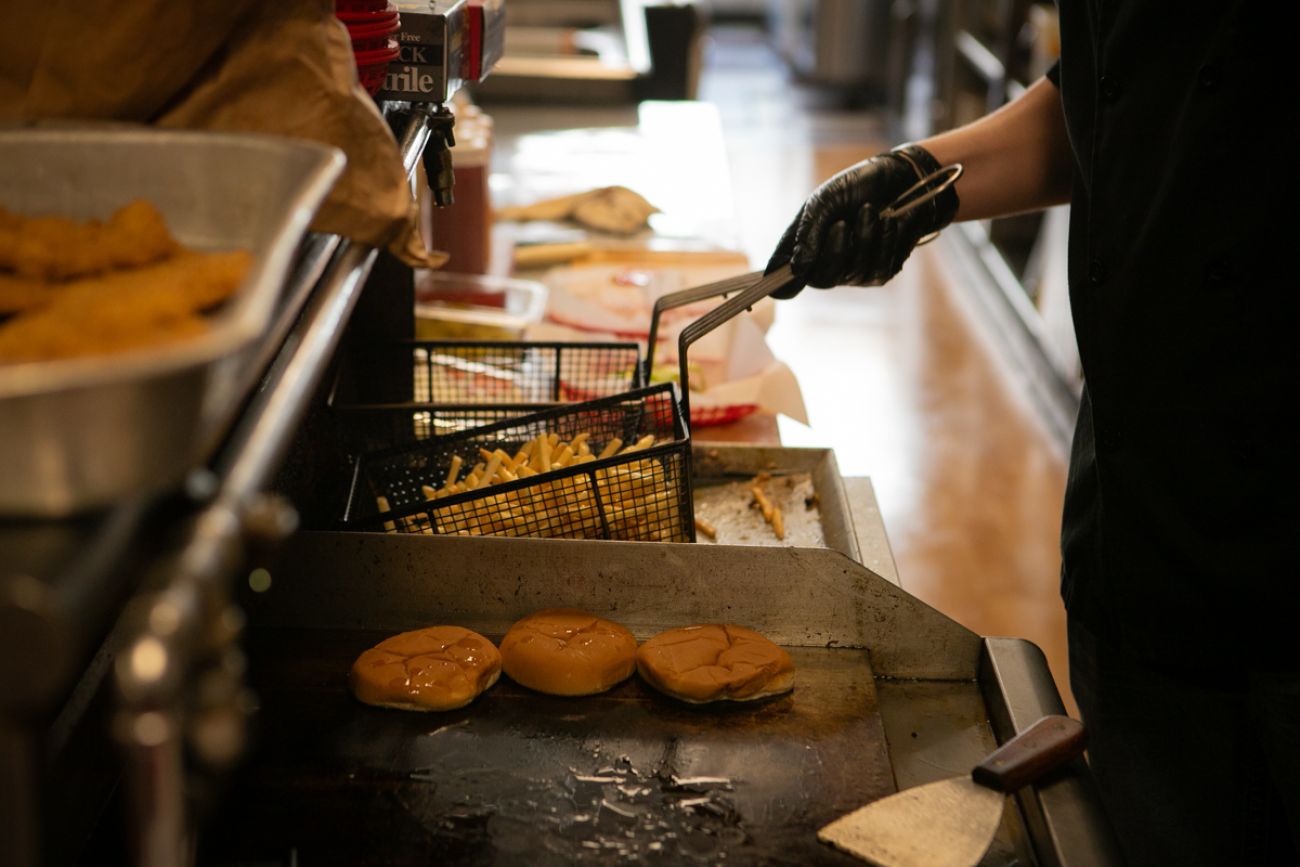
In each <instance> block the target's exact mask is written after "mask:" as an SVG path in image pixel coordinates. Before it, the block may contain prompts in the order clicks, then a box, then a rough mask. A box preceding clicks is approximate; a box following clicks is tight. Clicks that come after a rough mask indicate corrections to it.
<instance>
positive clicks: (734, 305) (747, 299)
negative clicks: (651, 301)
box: [646, 263, 796, 429]
mask: <svg viewBox="0 0 1300 867" xmlns="http://www.w3.org/2000/svg"><path fill="white" fill-rule="evenodd" d="M755 276H756V275H755V274H746V275H745V276H744V277H743V278H742V277H737V278H734V279H735V280H736V281H740V280H748V281H752V282H750V283H749V285H748V287H747V288H744V289H742V290H741V292H740V294H738V295H736V296H735V297H733V298H729V299H727V300H726V301H724V302H722V303H721V304H719V305H718V306H717V307H714V308H713V309H712V310H710V311H709V312H708V313H705V314H704V315H703V316H701V317H700V318H699V319H696V320H695V321H694V322H692V323H691V324H690V325H687V326H686V327H685V328H683V329H682V330H681V333H680V334H679V335H678V336H677V363H678V364H679V365H680V371H681V372H680V375H679V378H680V383H679V385H680V386H681V407H682V419H683V421H684V422H685V423H686V425H687V427H688V429H689V426H690V421H691V382H690V374H689V373H688V371H687V364H686V353H687V350H688V349H690V346H691V344H692V343H694V342H695V341H697V340H699V339H700V338H701V337H703V336H704V335H706V334H708V333H709V332H710V331H712V330H713V329H715V328H717V327H718V326H719V325H721V324H722V323H724V322H726V321H727V320H728V319H731V318H732V317H733V316H735V315H736V314H737V313H739V312H740V311H742V310H747V309H749V308H750V307H753V306H754V305H755V304H757V303H758V302H759V301H762V300H763V299H764V298H766V297H767V296H768V295H771V294H772V293H773V292H775V291H776V290H777V289H780V288H782V287H783V286H788V285H789V284H791V283H793V282H795V280H796V278H795V276H794V274H793V272H791V270H790V265H789V264H788V263H787V264H785V265H782V266H781V267H780V268H777V269H776V270H775V271H773V272H772V273H771V274H769V275H767V276H766V277H763V276H761V275H758V279H757V280H755V279H754V278H755ZM722 282H728V281H722ZM718 285H719V284H717V283H714V284H710V286H713V287H717V286H718ZM710 286H701V287H699V290H700V291H703V290H705V289H708V288H710ZM685 291H686V292H690V291H692V290H689V289H688V290H685ZM676 294H679V295H680V294H684V293H676ZM713 294H719V293H718V292H716V291H715V292H714V293H713ZM668 297H671V296H668ZM701 297H703V298H708V297H710V296H709V295H707V294H706V295H703V296H701ZM652 333H653V332H652ZM653 351H654V349H653V344H651V346H650V347H648V348H647V352H646V357H647V359H649V358H650V357H651V355H652V354H653ZM649 373H650V368H649V367H647V368H646V376H647V377H648V376H649Z"/></svg>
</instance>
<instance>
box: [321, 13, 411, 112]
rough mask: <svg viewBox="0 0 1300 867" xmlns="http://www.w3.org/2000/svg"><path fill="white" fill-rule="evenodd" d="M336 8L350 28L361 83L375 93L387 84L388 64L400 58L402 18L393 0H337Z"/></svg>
mask: <svg viewBox="0 0 1300 867" xmlns="http://www.w3.org/2000/svg"><path fill="white" fill-rule="evenodd" d="M334 12H335V14H336V15H337V16H338V17H339V20H340V21H342V22H343V24H344V25H345V26H346V27H347V28H348V35H350V36H351V37H352V51H353V53H354V54H355V55H356V58H357V77H358V78H360V79H361V86H362V87H364V88H365V89H366V91H367V92H368V93H369V94H370V95H371V96H374V95H375V94H376V93H378V92H379V88H380V87H382V86H383V84H384V76H385V75H386V74H387V72H388V64H390V63H392V62H393V61H394V60H396V59H397V56H398V48H397V33H398V31H399V30H401V27H402V24H401V19H400V17H399V16H398V14H397V7H396V6H394V5H393V4H392V3H390V2H389V0H335V4H334Z"/></svg>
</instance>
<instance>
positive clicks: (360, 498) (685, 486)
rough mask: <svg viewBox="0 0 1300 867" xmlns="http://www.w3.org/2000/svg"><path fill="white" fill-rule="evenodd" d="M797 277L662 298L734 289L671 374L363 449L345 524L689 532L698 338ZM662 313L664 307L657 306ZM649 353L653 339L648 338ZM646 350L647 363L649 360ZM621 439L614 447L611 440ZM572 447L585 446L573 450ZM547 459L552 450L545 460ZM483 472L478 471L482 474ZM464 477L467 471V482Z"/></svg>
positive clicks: (736, 282)
mask: <svg viewBox="0 0 1300 867" xmlns="http://www.w3.org/2000/svg"><path fill="white" fill-rule="evenodd" d="M791 279H792V278H791V277H790V273H789V270H788V268H783V269H780V270H778V271H777V272H775V273H774V274H772V275H770V276H768V277H762V278H760V277H759V276H758V275H756V274H748V275H744V276H743V277H737V278H732V279H730V280H724V281H721V282H719V283H715V284H709V285H707V286H702V287H698V288H696V289H688V290H685V292H682V293H675V294H674V295H673V296H666V297H665V298H663V299H660V301H659V302H658V303H656V314H658V313H659V312H661V309H667V308H668V307H671V306H679V305H680V304H686V303H690V302H691V301H694V300H701V299H703V298H707V297H713V296H717V295H725V294H730V293H732V292H736V291H738V290H739V294H738V295H736V296H735V297H733V298H731V299H730V300H727V301H725V302H723V303H722V304H720V305H718V306H717V307H715V308H714V309H713V310H711V311H709V312H708V313H707V314H705V315H704V316H702V317H700V318H699V319H697V320H695V321H694V322H692V323H691V324H690V325H688V326H686V327H685V328H684V329H682V331H681V333H680V335H679V336H678V358H679V362H680V365H681V373H680V376H681V388H680V391H679V389H678V386H677V384H675V383H662V384H659V385H652V386H644V387H640V388H634V389H632V390H630V391H626V392H623V393H620V394H616V395H612V396H608V397H602V398H597V399H594V400H587V401H581V402H579V403H572V404H568V405H561V406H554V407H550V408H547V409H543V410H540V411H537V412H533V413H531V414H527V415H523V416H519V417H515V418H510V419H506V420H503V421H498V422H495V423H491V424H487V425H482V426H479V427H472V428H469V429H465V430H461V431H458V432H455V433H447V434H445V435H442V436H433V437H429V438H426V439H423V440H419V441H415V442H407V443H402V444H399V445H396V446H392V447H390V448H385V449H380V450H378V451H373V452H368V453H366V454H363V455H362V456H361V457H360V458H358V460H357V462H356V466H355V471H354V473H353V480H352V487H351V491H350V493H349V496H348V503H347V508H346V510H345V512H344V516H343V521H342V525H343V528H344V529H352V530H369V531H383V532H390V533H428V534H439V535H493V536H530V537H546V538H577V539H619V540H624V541H653V542H693V541H695V522H694V508H693V503H692V489H691V443H690V429H689V424H688V422H687V419H689V417H690V398H689V394H690V381H689V372H688V370H687V362H686V357H687V352H688V349H689V347H690V345H691V344H692V343H694V342H695V341H696V340H698V339H699V338H700V337H703V336H704V335H705V334H707V333H708V332H710V331H712V330H713V329H714V328H716V327H718V326H719V325H721V324H722V323H723V322H725V321H727V320H728V319H730V318H731V317H733V316H734V315H736V314H737V313H739V312H740V311H741V310H744V309H747V308H749V307H750V306H752V305H753V304H754V303H755V302H757V301H758V300H760V299H762V298H764V297H766V296H767V295H769V294H770V293H771V292H772V291H774V290H775V289H777V288H779V287H781V286H784V285H786V284H787V283H788V282H789V281H790V280H791ZM656 322H657V315H656ZM651 347H652V350H651V355H652V354H653V344H651ZM651 361H652V358H648V359H647V362H646V365H645V366H644V367H643V368H642V371H641V375H642V376H643V377H644V376H645V375H646V374H647V373H648V371H649V370H650V366H649V365H650V362H651ZM544 437H549V438H551V439H550V445H548V446H546V448H547V450H548V454H549V450H550V449H552V448H557V449H563V447H564V445H565V444H569V445H570V446H572V444H574V443H581V444H583V445H585V446H586V447H587V451H588V453H587V454H584V455H582V462H581V463H574V464H569V465H566V466H561V467H559V468H552V469H544V470H543V471H542V472H540V473H538V474H537V475H529V476H526V477H518V478H513V479H512V478H507V479H506V480H505V481H496V482H494V483H490V484H487V485H486V486H483V487H475V486H474V485H470V486H469V488H468V489H465V490H456V489H455V485H457V484H461V482H460V481H459V480H460V479H466V478H467V476H466V475H464V473H470V474H475V475H476V474H478V473H480V472H483V473H485V475H486V477H487V478H489V479H491V478H496V476H495V475H494V468H495V469H500V467H502V466H505V467H507V468H514V467H516V466H518V465H519V464H518V461H519V456H521V455H522V454H524V453H525V446H526V445H527V446H529V447H530V448H531V449H532V451H533V452H534V453H535V452H536V451H537V449H539V448H542V447H541V446H540V445H538V443H539V442H540V438H544ZM616 440H617V441H618V442H617V445H619V446H620V447H621V448H620V449H619V450H618V451H612V450H611V449H609V448H608V447H609V446H610V444H611V443H614V441H616ZM570 451H571V452H572V453H576V452H577V451H578V447H576V446H575V447H572V448H571V449H570ZM548 464H549V461H548ZM476 481H477V480H476ZM466 484H468V482H466Z"/></svg>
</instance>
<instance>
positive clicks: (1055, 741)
mask: <svg viewBox="0 0 1300 867" xmlns="http://www.w3.org/2000/svg"><path fill="white" fill-rule="evenodd" d="M1086 742H1087V733H1086V732H1085V731H1084V728H1083V723H1081V722H1078V721H1077V720H1073V719H1070V718H1069V717H1065V716H1045V717H1043V718H1042V719H1040V720H1039V721H1038V722H1036V723H1034V724H1033V725H1032V726H1030V727H1029V728H1027V729H1025V730H1024V731H1023V732H1021V733H1020V734H1018V735H1016V736H1015V737H1014V738H1012V739H1011V740H1009V741H1007V742H1006V743H1005V744H1003V745H1002V746H1001V747H999V748H998V749H997V750H995V751H994V752H992V753H990V754H989V756H988V757H987V758H985V759H984V761H982V762H980V763H979V764H978V765H976V766H975V768H974V770H972V771H971V773H970V776H967V777H953V778H952V779H948V780H940V781H938V782H935V783H927V784H926V785H924V786H916V787H915V788H911V789H906V790H904V791H902V792H899V793H898V794H896V795H890V796H889V797H888V798H881V799H880V800H879V801H876V802H874V803H872V804H868V805H867V806H865V807H862V808H861V809H858V810H854V811H853V812H852V813H849V814H848V815H845V816H841V817H840V818H838V819H836V820H835V821H834V822H831V823H830V824H829V825H827V826H826V827H824V828H822V829H821V830H820V831H818V832H817V839H819V840H821V841H822V842H824V843H830V844H831V845H832V846H835V847H836V848H837V849H842V850H844V851H845V852H848V853H849V854H850V855H856V856H857V857H859V858H862V859H864V860H866V861H869V862H870V863H872V864H877V865H879V867H971V865H974V864H977V863H979V860H980V858H982V857H984V853H985V852H986V851H987V850H988V848H989V844H990V843H991V842H992V841H993V834H994V833H995V832H996V831H997V828H998V824H999V823H1000V822H1001V821H1002V808H1003V805H1004V803H1005V801H1006V796H1007V795H1009V794H1011V793H1013V792H1015V791H1016V790H1017V789H1019V788H1020V787H1021V786H1026V785H1029V784H1030V783H1032V782H1034V781H1036V780H1038V779H1039V778H1041V777H1042V776H1044V775H1045V774H1047V773H1049V772H1051V771H1053V770H1055V769H1056V768H1058V767H1060V766H1061V765H1063V764H1065V763H1066V762H1069V761H1071V760H1073V759H1075V758H1077V757H1078V756H1080V755H1082V754H1083V748H1084V745H1085V744H1086Z"/></svg>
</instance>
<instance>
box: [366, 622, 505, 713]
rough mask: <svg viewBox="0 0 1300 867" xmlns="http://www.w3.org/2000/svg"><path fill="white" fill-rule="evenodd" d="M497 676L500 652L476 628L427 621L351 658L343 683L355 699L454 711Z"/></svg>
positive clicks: (396, 706)
mask: <svg viewBox="0 0 1300 867" xmlns="http://www.w3.org/2000/svg"><path fill="white" fill-rule="evenodd" d="M500 676H501V654H500V653H499V652H498V651H497V649H496V646H495V645H493V644H492V642H490V641H488V640H487V639H486V638H484V637H483V636H481V635H479V634H478V633H477V632H471V631H470V630H468V629H462V628H461V627H459V626H430V627H428V628H427V629H417V630H414V631H413V632H403V633H401V634H399V635H394V636H393V637H392V638H386V639H384V640H383V641H381V642H379V643H378V644H376V645H375V646H374V647H372V648H370V649H369V650H367V651H366V652H365V653H363V654H361V655H360V656H358V657H357V661H356V662H354V663H352V671H351V672H350V673H349V674H348V685H349V686H350V687H351V688H352V694H353V695H354V696H356V697H357V699H358V700H359V701H363V702H365V703H366V704H373V705H377V706H379V707H393V708H399V709H401V710H421V711H430V710H455V709H456V708H458V707H464V706H465V705H467V704H469V703H470V702H471V701H473V700H474V699H476V698H477V697H478V696H479V695H480V694H481V693H482V692H483V691H484V690H485V689H487V688H488V687H490V686H491V685H492V684H494V683H496V682H497V678H498V677H500Z"/></svg>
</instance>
